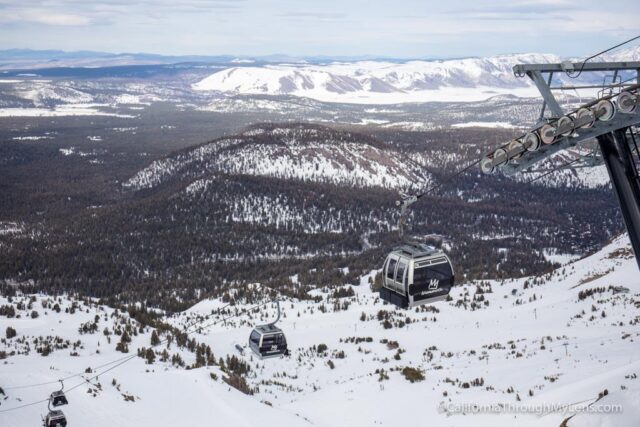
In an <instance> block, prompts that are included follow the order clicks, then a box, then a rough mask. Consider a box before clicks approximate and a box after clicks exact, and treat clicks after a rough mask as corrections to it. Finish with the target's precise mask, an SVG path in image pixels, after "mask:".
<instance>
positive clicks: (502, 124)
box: [451, 122, 515, 129]
mask: <svg viewBox="0 0 640 427" xmlns="http://www.w3.org/2000/svg"><path fill="white" fill-rule="evenodd" d="M451 127H452V128H501V129H513V128H515V126H513V125H512V124H511V123H508V122H466V123H455V124H452V125H451Z"/></svg>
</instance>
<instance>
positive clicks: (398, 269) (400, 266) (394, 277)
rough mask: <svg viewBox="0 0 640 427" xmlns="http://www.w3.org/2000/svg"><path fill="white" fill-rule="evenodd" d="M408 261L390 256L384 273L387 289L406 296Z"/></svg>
mask: <svg viewBox="0 0 640 427" xmlns="http://www.w3.org/2000/svg"><path fill="white" fill-rule="evenodd" d="M407 266H408V262H407V260H406V259H404V258H402V257H399V256H397V255H390V256H389V259H388V261H387V265H386V267H385V272H384V281H385V287H386V288H387V289H391V290H393V291H395V292H397V293H399V294H401V295H405V294H406V289H405V283H406V278H407Z"/></svg>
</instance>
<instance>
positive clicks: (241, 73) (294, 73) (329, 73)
mask: <svg viewBox="0 0 640 427" xmlns="http://www.w3.org/2000/svg"><path fill="white" fill-rule="evenodd" d="M637 57H640V47H633V48H628V49H624V50H620V51H617V52H615V53H612V54H610V55H608V56H607V55H603V56H602V57H601V58H599V59H597V60H603V61H604V60H615V61H621V60H627V61H629V60H634V59H635V58H637ZM561 60H562V59H561V58H560V57H558V56H557V55H552V54H539V53H529V54H514V55H499V56H492V57H485V58H463V59H451V60H439V61H408V62H385V61H361V62H350V63H344V62H342V63H341V62H333V63H329V64H322V65H318V64H278V65H266V66H262V67H258V66H253V67H232V68H227V69H225V70H222V71H219V72H216V73H214V74H212V75H210V76H209V77H207V78H205V79H203V80H201V81H199V82H197V83H195V84H194V85H193V88H194V89H195V90H199V91H217V92H222V93H228V94H250V95H294V96H300V97H308V98H313V99H317V100H320V101H326V102H346V103H362V104H395V103H405V102H431V101H478V100H483V99H487V98H490V97H492V96H495V95H502V94H510V95H516V96H521V97H532V96H538V92H537V90H536V89H535V87H534V86H533V85H532V83H531V81H530V80H529V79H525V78H521V79H518V78H516V77H515V76H514V75H513V71H512V68H513V66H514V65H516V64H531V63H550V62H555V63H557V62H560V61H561ZM574 60H575V59H574ZM556 77H558V76H556ZM560 77H562V76H560ZM598 79H599V81H601V80H602V77H601V76H598Z"/></svg>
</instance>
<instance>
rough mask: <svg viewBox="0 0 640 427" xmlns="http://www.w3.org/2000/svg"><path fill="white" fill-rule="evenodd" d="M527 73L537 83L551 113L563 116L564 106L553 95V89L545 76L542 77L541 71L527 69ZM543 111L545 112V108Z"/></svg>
mask: <svg viewBox="0 0 640 427" xmlns="http://www.w3.org/2000/svg"><path fill="white" fill-rule="evenodd" d="M527 75H528V76H529V78H531V80H533V82H534V83H535V84H536V87H537V88H538V90H539V91H540V94H541V95H542V98H543V99H544V102H545V104H546V105H548V106H549V110H550V111H551V113H552V114H554V116H555V117H562V116H563V115H564V112H563V111H562V108H560V104H558V101H556V97H555V96H553V93H552V92H551V89H549V85H548V84H547V82H545V81H544V78H543V77H542V74H541V73H540V71H527ZM543 108H544V107H543ZM542 111H543V114H544V110H542Z"/></svg>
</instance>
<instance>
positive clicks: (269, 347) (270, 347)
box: [249, 324, 289, 359]
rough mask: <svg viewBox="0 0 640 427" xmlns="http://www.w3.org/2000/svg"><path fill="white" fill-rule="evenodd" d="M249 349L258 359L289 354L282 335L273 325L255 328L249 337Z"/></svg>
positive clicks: (285, 340)
mask: <svg viewBox="0 0 640 427" xmlns="http://www.w3.org/2000/svg"><path fill="white" fill-rule="evenodd" d="M249 347H250V348H251V350H253V352H254V353H255V354H257V355H258V357H260V359H266V358H269V357H277V356H282V355H287V354H289V351H288V349H287V339H286V338H285V336H284V333H283V332H282V330H281V329H280V328H278V327H277V326H275V325H273V324H268V325H260V326H256V327H255V328H254V329H253V331H252V332H251V335H250V336H249Z"/></svg>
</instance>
